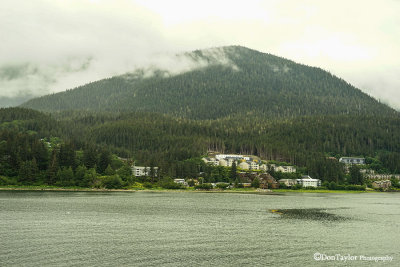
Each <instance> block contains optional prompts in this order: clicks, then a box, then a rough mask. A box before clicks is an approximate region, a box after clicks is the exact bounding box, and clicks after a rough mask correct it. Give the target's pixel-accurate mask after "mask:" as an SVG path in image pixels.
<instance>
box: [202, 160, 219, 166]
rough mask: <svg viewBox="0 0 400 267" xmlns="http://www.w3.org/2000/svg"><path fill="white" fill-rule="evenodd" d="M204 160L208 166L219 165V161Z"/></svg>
mask: <svg viewBox="0 0 400 267" xmlns="http://www.w3.org/2000/svg"><path fill="white" fill-rule="evenodd" d="M202 160H203V161H204V162H205V163H206V164H211V165H213V166H218V165H219V161H218V160H217V159H216V158H202Z"/></svg>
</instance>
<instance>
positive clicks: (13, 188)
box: [0, 186, 399, 194]
mask: <svg viewBox="0 0 400 267" xmlns="http://www.w3.org/2000/svg"><path fill="white" fill-rule="evenodd" d="M0 191H48V192H51V191H53V192H127V193H135V192H153V193H155V192H180V193H184V192H191V193H241V194H280V193H324V194H332V193H336V194H356V193H357V194H360V193H397V192H399V191H389V192H381V191H376V190H368V191H353V190H325V189H315V190H312V189H299V190H290V189H273V190H268V189H265V190H263V189H244V190H243V189H238V190H235V189H229V190H194V189H162V188H157V189H134V188H133V189H106V188H64V187H41V186H9V187H7V186H0Z"/></svg>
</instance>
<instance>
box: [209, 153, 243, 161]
mask: <svg viewBox="0 0 400 267" xmlns="http://www.w3.org/2000/svg"><path fill="white" fill-rule="evenodd" d="M215 158H216V159H218V160H221V159H226V158H234V159H236V160H240V159H244V160H250V157H245V156H243V155H235V154H217V155H215Z"/></svg>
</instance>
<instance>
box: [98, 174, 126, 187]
mask: <svg viewBox="0 0 400 267" xmlns="http://www.w3.org/2000/svg"><path fill="white" fill-rule="evenodd" d="M102 184H103V186H104V187H105V188H108V189H117V188H122V186H123V182H122V179H121V177H119V175H117V174H116V175H112V176H106V177H104V179H103V181H102Z"/></svg>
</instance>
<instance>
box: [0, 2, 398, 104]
mask: <svg viewBox="0 0 400 267" xmlns="http://www.w3.org/2000/svg"><path fill="white" fill-rule="evenodd" d="M361 7H362V8H361ZM399 13H400V3H399V1H394V0H383V1H379V2H378V1H368V2H365V1H359V0H356V1H351V2H346V1H294V0H289V1H258V0H249V1H246V2H243V1H225V0H224V1H210V0H205V1H201V2H200V1H179V0H171V1H168V2H163V1H155V0H146V1H141V0H136V1H133V0H132V1H129V0H114V1H111V0H91V1H90V0H69V1H66V0H59V1H54V0H36V1H29V0H4V1H2V8H1V9H0V24H1V25H2V27H1V28H0V51H1V52H0V98H2V97H3V100H4V99H6V100H4V101H3V102H7V99H9V100H10V98H13V97H18V98H19V99H23V98H24V97H25V98H26V97H32V96H39V95H45V94H49V93H55V92H60V91H63V90H66V89H70V88H74V87H77V86H80V85H83V84H86V83H89V82H92V81H96V80H100V79H104V78H108V77H112V76H115V75H121V74H125V73H129V72H134V71H135V70H138V69H142V70H146V73H147V75H151V74H152V70H154V69H157V68H159V69H162V70H165V71H167V72H168V73H169V75H176V74H178V73H181V72H185V71H189V70H192V69H196V68H201V67H204V66H206V64H207V63H206V62H198V61H194V60H193V59H191V58H188V57H185V56H182V53H184V52H190V51H193V50H197V49H204V48H212V47H220V46H225V45H242V46H246V47H249V48H252V49H256V50H259V51H261V52H267V53H271V54H275V55H277V56H282V57H285V58H288V59H292V60H294V61H296V62H298V63H303V64H307V65H310V66H317V67H321V68H323V69H325V70H327V71H330V72H331V73H333V74H335V75H336V76H339V77H341V78H343V79H345V80H346V81H348V82H350V83H352V84H353V85H355V86H356V87H358V88H360V89H361V90H363V91H364V92H366V93H368V94H370V95H371V96H373V97H375V98H377V99H379V100H380V101H382V102H384V103H388V104H390V105H391V106H392V107H395V108H397V109H399V108H400V92H399V91H400V90H398V89H399V86H400V79H399V78H398V77H400V73H399V72H400V68H399V67H398V62H400V51H399V50H400V34H399V29H400V27H399V26H400V18H399V17H398V14H399ZM208 51H209V53H212V54H213V57H214V58H215V62H218V64H225V65H229V66H231V67H233V68H235V66H233V65H232V64H231V62H229V59H228V58H227V57H226V56H224V54H223V53H222V52H221V51H220V50H218V49H217V50H215V49H214V50H208ZM177 54H180V55H181V56H176V55H177ZM5 97H8V98H5ZM21 101H22V100H21ZM0 102H1V101H0ZM11 102H12V101H11V100H10V102H9V103H11Z"/></svg>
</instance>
